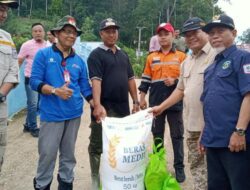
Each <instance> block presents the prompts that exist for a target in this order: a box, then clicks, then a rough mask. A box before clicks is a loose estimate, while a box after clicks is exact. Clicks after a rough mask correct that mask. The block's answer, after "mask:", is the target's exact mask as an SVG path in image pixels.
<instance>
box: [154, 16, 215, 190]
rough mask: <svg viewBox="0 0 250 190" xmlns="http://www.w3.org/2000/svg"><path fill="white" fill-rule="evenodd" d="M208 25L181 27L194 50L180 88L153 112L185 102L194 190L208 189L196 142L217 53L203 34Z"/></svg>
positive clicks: (189, 22)
mask: <svg viewBox="0 0 250 190" xmlns="http://www.w3.org/2000/svg"><path fill="white" fill-rule="evenodd" d="M204 25H205V22H204V21H203V20H202V19H200V18H198V17H193V18H190V19H188V20H187V21H186V22H185V23H184V24H183V27H182V33H183V35H184V36H185V42H186V44H187V46H188V48H190V49H191V50H192V54H191V55H189V56H188V57H187V58H186V59H185V61H184V62H183V63H182V68H181V75H180V78H179V82H178V85H177V87H176V88H175V90H174V92H173V93H172V94H171V96H170V97H169V98H168V99H166V100H165V101H164V102H163V103H162V104H161V105H159V106H155V107H153V108H152V112H153V113H154V115H159V114H161V113H162V112H163V111H164V110H165V109H167V108H169V107H170V106H172V105H174V104H175V103H177V102H179V101H180V100H182V99H183V101H184V105H185V106H184V109H183V118H184V127H185V128H186V129H187V146H188V162H189V163H190V172H191V174H192V176H193V180H194V183H193V184H194V190H205V189H207V175H206V174H207V169H206V164H205V163H206V162H205V160H204V155H202V154H199V152H198V149H197V142H198V140H199V137H200V134H201V131H202V129H203V127H204V118H203V112H202V109H203V107H202V104H201V102H200V96H201V93H202V91H203V73H204V70H205V69H206V68H207V67H208V66H209V65H210V64H211V63H212V62H213V60H214V56H215V51H214V50H213V48H212V47H211V45H210V43H209V42H208V36H207V34H206V33H205V32H203V31H202V29H201V28H202V27H203V26H204Z"/></svg>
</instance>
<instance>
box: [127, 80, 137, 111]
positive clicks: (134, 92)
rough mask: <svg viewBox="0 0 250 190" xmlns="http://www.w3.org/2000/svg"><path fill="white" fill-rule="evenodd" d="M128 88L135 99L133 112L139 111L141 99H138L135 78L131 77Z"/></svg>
mask: <svg viewBox="0 0 250 190" xmlns="http://www.w3.org/2000/svg"><path fill="white" fill-rule="evenodd" d="M128 89H129V93H130V96H131V98H132V100H133V109H132V113H135V112H138V111H139V101H138V96H137V89H136V83H135V79H130V80H129V81H128Z"/></svg>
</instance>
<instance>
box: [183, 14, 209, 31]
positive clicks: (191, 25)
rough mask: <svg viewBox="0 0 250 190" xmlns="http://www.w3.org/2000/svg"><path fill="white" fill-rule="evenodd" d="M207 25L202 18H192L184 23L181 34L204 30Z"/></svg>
mask: <svg viewBox="0 0 250 190" xmlns="http://www.w3.org/2000/svg"><path fill="white" fill-rule="evenodd" d="M205 25H206V24H205V22H204V21H203V20H202V19H201V18H199V17H192V18H189V19H187V20H186V21H185V22H184V24H183V26H182V30H181V33H186V32H188V31H192V30H198V29H201V28H203V27H204V26H205Z"/></svg>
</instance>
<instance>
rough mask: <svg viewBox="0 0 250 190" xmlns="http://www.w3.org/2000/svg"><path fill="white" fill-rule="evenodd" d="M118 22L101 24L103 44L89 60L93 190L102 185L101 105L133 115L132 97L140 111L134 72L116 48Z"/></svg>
mask: <svg viewBox="0 0 250 190" xmlns="http://www.w3.org/2000/svg"><path fill="white" fill-rule="evenodd" d="M119 28H120V27H119V26H118V25H117V23H116V21H115V20H113V19H111V18H108V19H105V20H103V21H102V22H101V23H100V36H101V39H102V41H103V44H102V45H100V46H99V47H98V48H96V49H95V50H93V51H92V52H91V54H90V56H89V58H88V67H89V76H90V79H91V82H92V88H93V100H94V108H95V109H94V111H93V110H92V113H91V120H92V121H91V124H90V128H91V135H90V144H89V157H90V167H91V177H92V190H98V189H99V186H100V180H99V165H100V156H101V153H102V126H101V124H100V119H101V117H102V113H103V110H102V106H104V108H105V109H106V112H107V116H112V117H124V116H127V115H129V114H130V110H129V97H128V92H129V93H130V95H131V97H132V99H133V109H132V113H133V112H137V111H139V102H138V97H137V89H136V83H135V79H134V72H133V69H132V66H131V64H130V62H129V58H128V56H127V54H126V53H125V52H123V51H122V50H121V49H120V48H119V47H118V46H117V45H116V42H117V40H118V29H119Z"/></svg>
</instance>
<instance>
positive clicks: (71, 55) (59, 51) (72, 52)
mask: <svg viewBox="0 0 250 190" xmlns="http://www.w3.org/2000/svg"><path fill="white" fill-rule="evenodd" d="M52 49H53V50H54V51H55V52H58V53H60V54H61V56H62V57H63V53H62V52H61V50H60V49H58V47H57V46H56V44H53V45H52ZM73 56H75V50H74V49H73V48H71V51H70V54H69V55H68V57H73ZM68 57H65V59H66V58H68Z"/></svg>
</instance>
